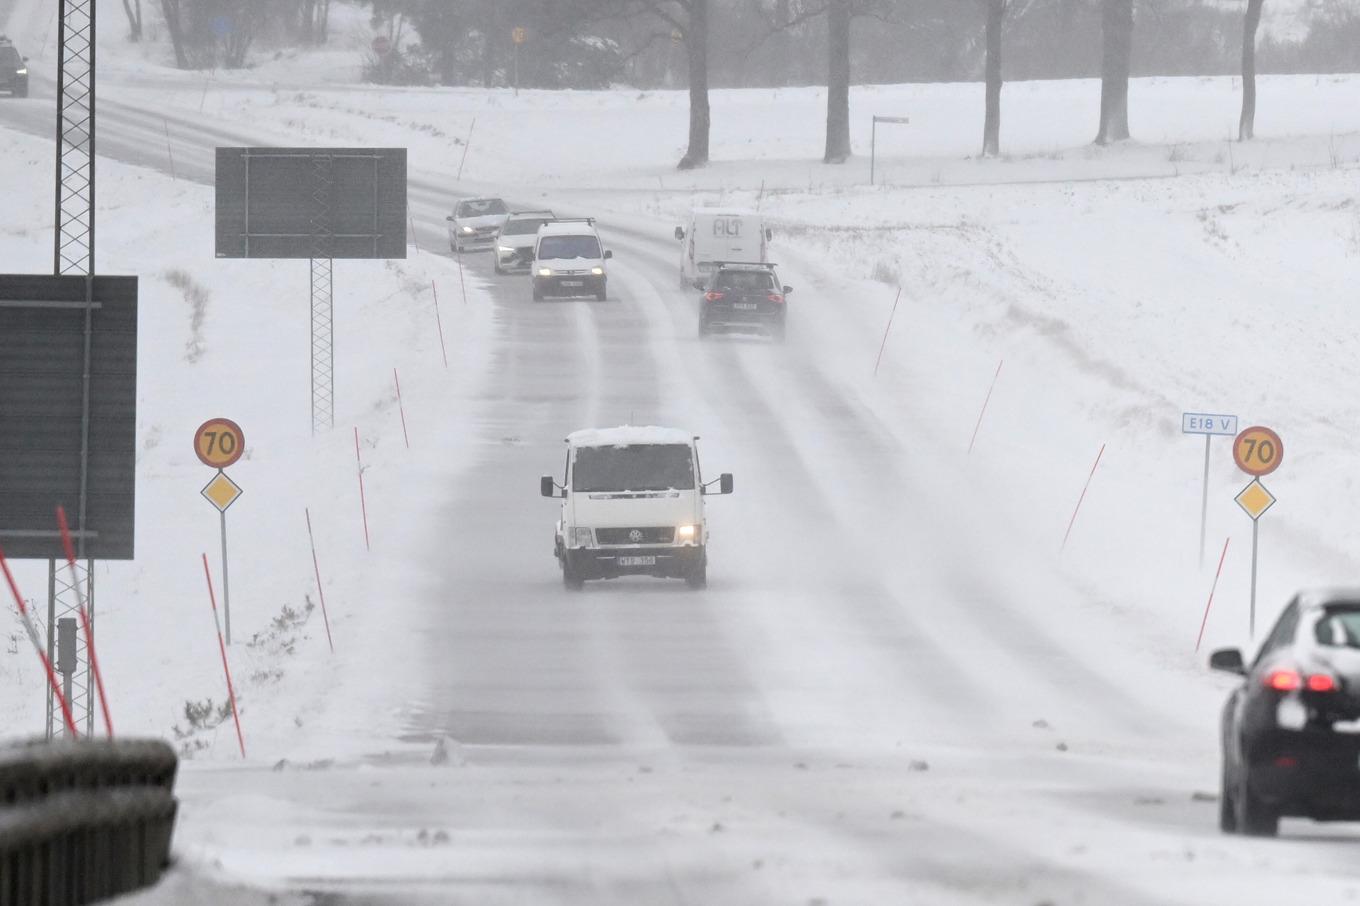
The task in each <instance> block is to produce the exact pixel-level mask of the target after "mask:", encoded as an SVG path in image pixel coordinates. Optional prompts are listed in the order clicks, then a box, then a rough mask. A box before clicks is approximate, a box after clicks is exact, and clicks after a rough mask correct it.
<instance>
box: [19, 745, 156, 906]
mask: <svg viewBox="0 0 1360 906" xmlns="http://www.w3.org/2000/svg"><path fill="white" fill-rule="evenodd" d="M177 768H178V758H177V757H176V755H175V750H174V749H173V748H171V747H170V746H169V745H168V744H167V743H165V742H162V741H160V740H118V741H103V740H77V741H72V742H55V743H44V742H33V743H19V744H15V745H11V746H7V747H0V906H77V904H83V903H94V902H97V901H99V900H102V899H106V898H110V897H114V896H118V895H120V894H124V893H128V892H130V891H133V890H137V889H140V888H142V887H147V886H150V885H152V884H155V883H156V882H157V881H158V880H160V876H161V872H162V871H164V869H165V867H166V865H167V864H168V863H169V859H170V838H171V835H172V834H173V832H174V825H175V811H176V801H175V797H174V794H173V789H174V784H175V772H176V770H177Z"/></svg>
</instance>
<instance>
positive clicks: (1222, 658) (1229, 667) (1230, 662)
mask: <svg viewBox="0 0 1360 906" xmlns="http://www.w3.org/2000/svg"><path fill="white" fill-rule="evenodd" d="M1209 667H1210V669H1212V670H1222V671H1223V672H1224V673H1235V674H1237V675H1238V676H1245V675H1246V673H1247V667H1246V664H1244V663H1242V652H1241V651H1238V650H1237V649H1236V648H1220V649H1219V650H1218V651H1215V652H1214V653H1213V654H1211V655H1209Z"/></svg>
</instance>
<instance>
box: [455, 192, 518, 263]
mask: <svg viewBox="0 0 1360 906" xmlns="http://www.w3.org/2000/svg"><path fill="white" fill-rule="evenodd" d="M509 213H510V209H509V208H507V207H506V206H505V202H503V201H501V200H500V199H499V198H468V199H465V200H463V201H460V202H458V205H457V207H455V208H454V209H453V213H452V214H450V215H449V216H448V217H445V218H444V219H445V220H446V221H448V224H449V249H450V250H451V251H453V252H461V251H464V250H466V249H473V248H487V249H489V248H491V247H492V246H494V245H495V244H496V234H497V233H499V232H500V230H501V224H503V223H504V222H505V218H506V216H507V215H509Z"/></svg>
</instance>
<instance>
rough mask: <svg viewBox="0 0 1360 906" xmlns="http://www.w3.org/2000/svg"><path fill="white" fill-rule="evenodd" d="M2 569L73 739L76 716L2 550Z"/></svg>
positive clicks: (0, 563)
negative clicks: (62, 691)
mask: <svg viewBox="0 0 1360 906" xmlns="http://www.w3.org/2000/svg"><path fill="white" fill-rule="evenodd" d="M0 571H3V572H4V574H5V582H6V584H8V585H9V591H10V594H12V595H13V596H14V603H15V605H16V606H17V607H18V608H19V618H20V619H22V620H23V622H24V630H25V631H26V632H27V633H28V640H29V641H30V642H32V643H33V650H34V652H36V653H37V655H38V660H40V661H42V665H43V672H44V673H46V674H47V683H48V685H50V686H51V687H52V694H53V695H55V696H56V698H57V704H58V705H60V706H61V717H62V720H64V721H65V722H66V732H67V733H68V734H70V736H71V738H72V739H76V738H78V737H79V736H80V734H79V733H77V732H76V722H75V718H73V717H72V716H71V706H70V705H69V704H68V703H67V701H66V696H65V695H62V693H61V683H60V682H58V681H57V672H56V671H55V670H53V669H52V662H51V661H50V660H48V657H47V652H46V651H45V650H43V646H42V642H40V641H38V630H37V629H35V628H34V626H33V618H32V617H31V616H29V613H28V608H27V607H26V606H25V605H24V596H23V595H21V594H19V583H17V582H15V581H14V574H13V573H11V572H10V571H9V562H8V561H7V560H5V552H4V551H3V550H0Z"/></svg>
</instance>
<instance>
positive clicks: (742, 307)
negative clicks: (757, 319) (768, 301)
mask: <svg viewBox="0 0 1360 906" xmlns="http://www.w3.org/2000/svg"><path fill="white" fill-rule="evenodd" d="M732 307H733V308H735V309H736V310H737V311H755V310H756V309H757V308H759V306H758V305H756V303H754V302H733V303H732Z"/></svg>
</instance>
